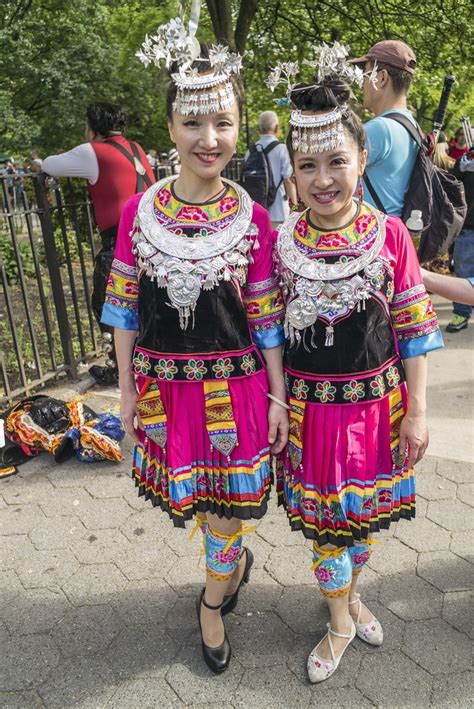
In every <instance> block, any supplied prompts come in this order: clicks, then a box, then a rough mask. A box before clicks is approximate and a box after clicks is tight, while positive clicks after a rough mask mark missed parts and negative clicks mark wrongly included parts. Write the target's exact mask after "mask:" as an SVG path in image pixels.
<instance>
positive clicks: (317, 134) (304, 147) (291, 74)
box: [266, 42, 377, 153]
mask: <svg viewBox="0 0 474 709" xmlns="http://www.w3.org/2000/svg"><path fill="white" fill-rule="evenodd" d="M315 52H316V54H319V58H318V59H316V60H312V61H310V60H307V59H304V60H303V64H304V65H307V66H310V67H312V68H313V69H316V70H317V76H316V83H315V84H311V85H310V86H307V85H305V86H302V87H301V88H298V86H297V83H298V82H296V81H295V77H296V75H297V74H299V72H300V69H299V65H298V62H283V63H279V64H277V65H276V66H275V67H274V68H273V69H272V71H271V73H270V75H269V77H268V79H267V81H266V84H267V86H268V88H269V89H270V90H271V91H275V89H276V88H277V86H279V85H280V84H283V85H286V98H284V99H277V103H279V104H280V105H288V104H290V103H291V101H290V97H291V94H292V93H293V92H294V91H299V90H301V91H307V90H308V89H310V88H317V87H318V86H322V85H323V82H324V81H325V80H326V79H328V78H337V79H342V80H344V81H346V82H347V83H348V84H357V85H358V86H362V83H363V81H364V78H365V77H367V78H368V80H369V81H370V82H371V83H372V84H373V85H374V86H376V83H377V69H376V66H374V68H373V69H372V70H371V71H370V72H368V73H364V72H363V71H362V69H361V68H360V67H358V66H356V65H353V64H349V62H348V61H347V59H346V57H347V56H348V55H349V47H346V46H345V45H343V44H340V43H339V42H335V43H334V44H333V45H332V46H331V47H330V46H328V45H327V44H322V45H320V46H319V47H316V48H315ZM347 108H348V107H347V106H346V105H341V106H336V108H334V109H333V110H331V111H327V112H325V113H310V112H308V113H305V112H303V111H301V110H299V109H296V108H295V109H293V110H292V112H291V116H290V125H291V126H292V128H293V130H292V134H291V139H292V145H293V150H295V151H299V152H302V153H323V152H327V151H329V150H334V149H335V148H338V147H339V146H340V145H342V144H343V143H344V128H343V125H342V118H343V116H344V114H345V112H346V111H347Z"/></svg>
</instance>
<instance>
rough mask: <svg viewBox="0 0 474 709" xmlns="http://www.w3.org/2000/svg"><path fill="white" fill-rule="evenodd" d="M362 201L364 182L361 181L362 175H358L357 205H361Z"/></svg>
mask: <svg viewBox="0 0 474 709" xmlns="http://www.w3.org/2000/svg"><path fill="white" fill-rule="evenodd" d="M363 201H364V183H363V181H362V177H359V188H358V190H357V202H358V205H359V207H360V206H361V204H362V202H363Z"/></svg>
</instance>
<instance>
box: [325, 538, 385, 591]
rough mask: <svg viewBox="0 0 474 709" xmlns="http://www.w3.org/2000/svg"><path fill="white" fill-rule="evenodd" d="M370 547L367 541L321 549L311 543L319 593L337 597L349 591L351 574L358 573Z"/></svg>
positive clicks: (365, 560)
mask: <svg viewBox="0 0 474 709" xmlns="http://www.w3.org/2000/svg"><path fill="white" fill-rule="evenodd" d="M371 553H372V552H371V549H370V547H369V544H368V543H367V542H355V544H354V546H353V547H339V548H338V549H330V550H329V549H321V547H319V546H318V545H317V544H316V543H313V562H314V563H313V565H312V567H311V568H312V570H313V571H314V575H315V576H316V579H317V580H318V583H319V588H320V589H321V593H322V594H323V595H324V596H327V597H328V598H337V597H338V596H345V595H346V594H348V593H349V591H350V588H351V584H352V577H353V575H356V574H360V572H361V571H362V569H363V567H364V565H365V564H366V563H367V561H368V560H369V557H370V554H371Z"/></svg>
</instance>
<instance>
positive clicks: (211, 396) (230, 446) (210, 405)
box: [203, 381, 237, 456]
mask: <svg viewBox="0 0 474 709" xmlns="http://www.w3.org/2000/svg"><path fill="white" fill-rule="evenodd" d="M203 386H204V399H205V404H206V428H207V432H208V434H209V438H210V441H211V444H212V445H213V446H214V448H217V450H218V451H220V452H221V453H222V454H223V455H226V456H229V455H230V454H231V453H232V451H233V450H234V448H235V446H236V445H237V426H236V425H235V421H234V413H233V411H232V401H231V398H230V392H229V384H228V383H227V382H226V381H220V382H204V385H203Z"/></svg>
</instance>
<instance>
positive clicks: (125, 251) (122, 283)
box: [101, 193, 143, 330]
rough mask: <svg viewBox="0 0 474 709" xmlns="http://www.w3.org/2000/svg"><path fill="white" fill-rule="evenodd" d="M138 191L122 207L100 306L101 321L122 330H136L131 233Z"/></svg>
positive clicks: (135, 296)
mask: <svg viewBox="0 0 474 709" xmlns="http://www.w3.org/2000/svg"><path fill="white" fill-rule="evenodd" d="M142 194H143V193H141V194H137V195H134V196H133V197H131V198H130V199H129V200H128V201H127V202H126V203H125V206H124V208H123V210H122V216H121V217H120V223H119V227H118V233H117V243H116V244H115V253H114V260H113V262H112V268H111V269H110V275H109V279H108V282H107V291H106V295H105V303H104V307H103V310H102V318H101V320H102V322H103V323H105V324H106V325H111V326H112V327H119V328H121V329H122V330H138V302H137V301H138V277H137V263H136V259H135V254H134V253H133V251H132V236H131V233H132V231H133V223H134V220H135V215H136V213H137V209H138V204H139V202H140V199H141V198H142Z"/></svg>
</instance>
